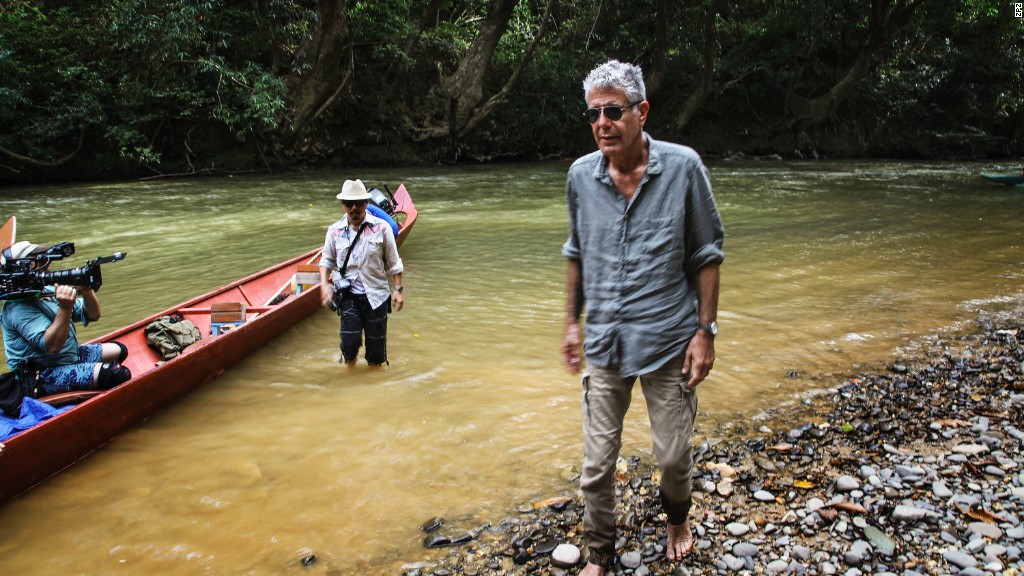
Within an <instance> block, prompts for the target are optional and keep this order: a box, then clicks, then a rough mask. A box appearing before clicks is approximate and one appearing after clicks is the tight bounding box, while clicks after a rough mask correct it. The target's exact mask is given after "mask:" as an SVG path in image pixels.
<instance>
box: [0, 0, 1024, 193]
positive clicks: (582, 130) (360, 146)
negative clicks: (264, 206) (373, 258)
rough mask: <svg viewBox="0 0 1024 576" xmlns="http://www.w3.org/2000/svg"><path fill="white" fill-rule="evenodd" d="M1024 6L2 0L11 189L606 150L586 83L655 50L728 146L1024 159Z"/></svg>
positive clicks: (612, 0) (713, 0) (735, 150)
mask: <svg viewBox="0 0 1024 576" xmlns="http://www.w3.org/2000/svg"><path fill="white" fill-rule="evenodd" d="M1020 10H1021V3H1020V2H1015V1H1011V0H742V1H740V0H688V1H673V0H629V1H625V0H586V1H581V0H421V1H411V0H386V1H354V0H323V1H320V2H316V1H313V0H211V1H201V0H165V1H145V0H104V1H102V2H95V1H92V2H85V1H75V2H56V1H40V0H4V2H3V4H2V5H0V183H18V182H54V181H60V180H64V179H96V178H135V177H145V176H169V175H182V174H197V175H198V174H210V173H226V172H242V171H284V170H296V169H305V168H310V167H338V166H354V165H387V164H394V165H402V164H406V165H408V164H419V163H441V162H451V163H457V162H486V161H493V160H505V159H507V160H514V159H528V160H533V159H540V158H554V157H565V156H575V155H578V154H581V153H584V152H588V151H590V150H592V149H594V144H593V141H592V139H591V136H590V131H589V129H588V128H587V127H586V125H585V124H584V123H583V121H582V117H581V112H582V111H583V109H584V108H585V105H584V100H583V90H582V86H581V83H582V79H583V77H584V76H585V75H586V73H587V72H588V71H589V70H590V69H591V68H593V66H595V65H596V64H598V63H600V62H603V61H605V60H607V59H609V58H617V59H620V60H626V61H632V62H636V63H638V64H640V65H641V66H642V67H643V69H644V71H645V76H646V80H647V88H648V100H649V101H650V102H651V115H650V118H649V121H648V125H647V126H648V130H649V131H650V132H651V133H652V134H653V135H654V136H655V137H658V138H661V139H668V140H673V141H677V142H681V143H685V144H688V145H690V146H693V147H695V148H696V149H697V150H698V151H699V152H701V153H702V154H704V155H706V156H715V155H730V154H739V153H743V154H746V155H748V156H749V155H755V154H756V155H773V156H774V155H777V156H781V157H785V158H792V157H811V158H813V157H820V156H830V157H890V158H892V157H899V158H1006V157H1015V156H1019V155H1022V154H1024V17H1022V16H1021V15H1020V14H1019V11H1020Z"/></svg>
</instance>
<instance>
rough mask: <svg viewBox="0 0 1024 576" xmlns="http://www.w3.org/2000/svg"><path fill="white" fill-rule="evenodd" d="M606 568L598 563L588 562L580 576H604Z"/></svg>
mask: <svg viewBox="0 0 1024 576" xmlns="http://www.w3.org/2000/svg"><path fill="white" fill-rule="evenodd" d="M604 573H605V570H604V568H601V567H600V566H598V565H597V564H591V563H590V562H587V565H586V566H584V567H583V570H581V571H580V576H604Z"/></svg>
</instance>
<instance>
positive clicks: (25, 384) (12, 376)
mask: <svg viewBox="0 0 1024 576" xmlns="http://www.w3.org/2000/svg"><path fill="white" fill-rule="evenodd" d="M26 396H28V397H30V398H36V397H38V390H37V389H36V371H35V369H34V368H32V367H31V366H29V365H26V364H25V363H22V365H21V366H19V367H18V369H17V370H11V371H10V372H7V373H6V374H0V410H3V413H4V414H6V415H8V416H10V417H11V418H17V417H18V416H20V415H21V401H22V400H24V399H25V397H26Z"/></svg>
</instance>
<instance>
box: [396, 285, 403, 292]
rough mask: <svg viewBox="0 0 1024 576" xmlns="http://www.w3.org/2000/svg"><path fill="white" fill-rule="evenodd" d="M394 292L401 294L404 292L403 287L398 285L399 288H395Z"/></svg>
mask: <svg viewBox="0 0 1024 576" xmlns="http://www.w3.org/2000/svg"><path fill="white" fill-rule="evenodd" d="M395 290H396V291H397V292H398V293H399V294H401V293H402V292H405V286H401V285H399V286H395Z"/></svg>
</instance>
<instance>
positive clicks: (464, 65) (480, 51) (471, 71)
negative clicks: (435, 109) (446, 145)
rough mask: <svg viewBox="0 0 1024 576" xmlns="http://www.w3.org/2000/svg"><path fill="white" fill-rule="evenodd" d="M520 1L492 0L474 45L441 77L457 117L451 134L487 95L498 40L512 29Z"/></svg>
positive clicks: (452, 121)
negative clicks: (453, 67)
mask: <svg viewBox="0 0 1024 576" xmlns="http://www.w3.org/2000/svg"><path fill="white" fill-rule="evenodd" d="M517 1H518V0H490V2H489V3H488V9H487V17H486V18H485V19H484V21H483V23H482V24H481V25H480V31H479V33H477V36H476V39H475V40H474V41H473V45H472V46H470V48H469V51H468V52H467V53H466V55H465V56H463V58H462V61H461V62H460V63H459V67H458V69H457V70H455V72H454V73H453V74H451V75H450V76H446V77H444V78H442V79H441V84H440V93H441V94H442V95H443V96H444V97H445V98H447V99H448V100H449V105H450V109H451V112H452V114H453V116H452V117H451V118H449V125H450V127H451V129H452V130H451V131H450V137H453V138H454V137H455V135H456V133H457V132H458V131H459V130H460V129H461V127H463V126H465V125H466V124H467V122H468V121H469V119H470V117H471V115H472V113H473V108H475V107H476V106H477V105H479V104H480V102H481V101H482V100H483V97H484V75H485V74H486V73H487V69H488V67H490V64H491V58H492V57H493V56H494V51H495V49H496V48H497V47H498V41H499V40H501V36H502V35H503V34H504V33H505V30H506V28H508V22H509V20H510V19H511V18H512V11H513V10H514V9H515V7H516V2H517Z"/></svg>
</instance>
